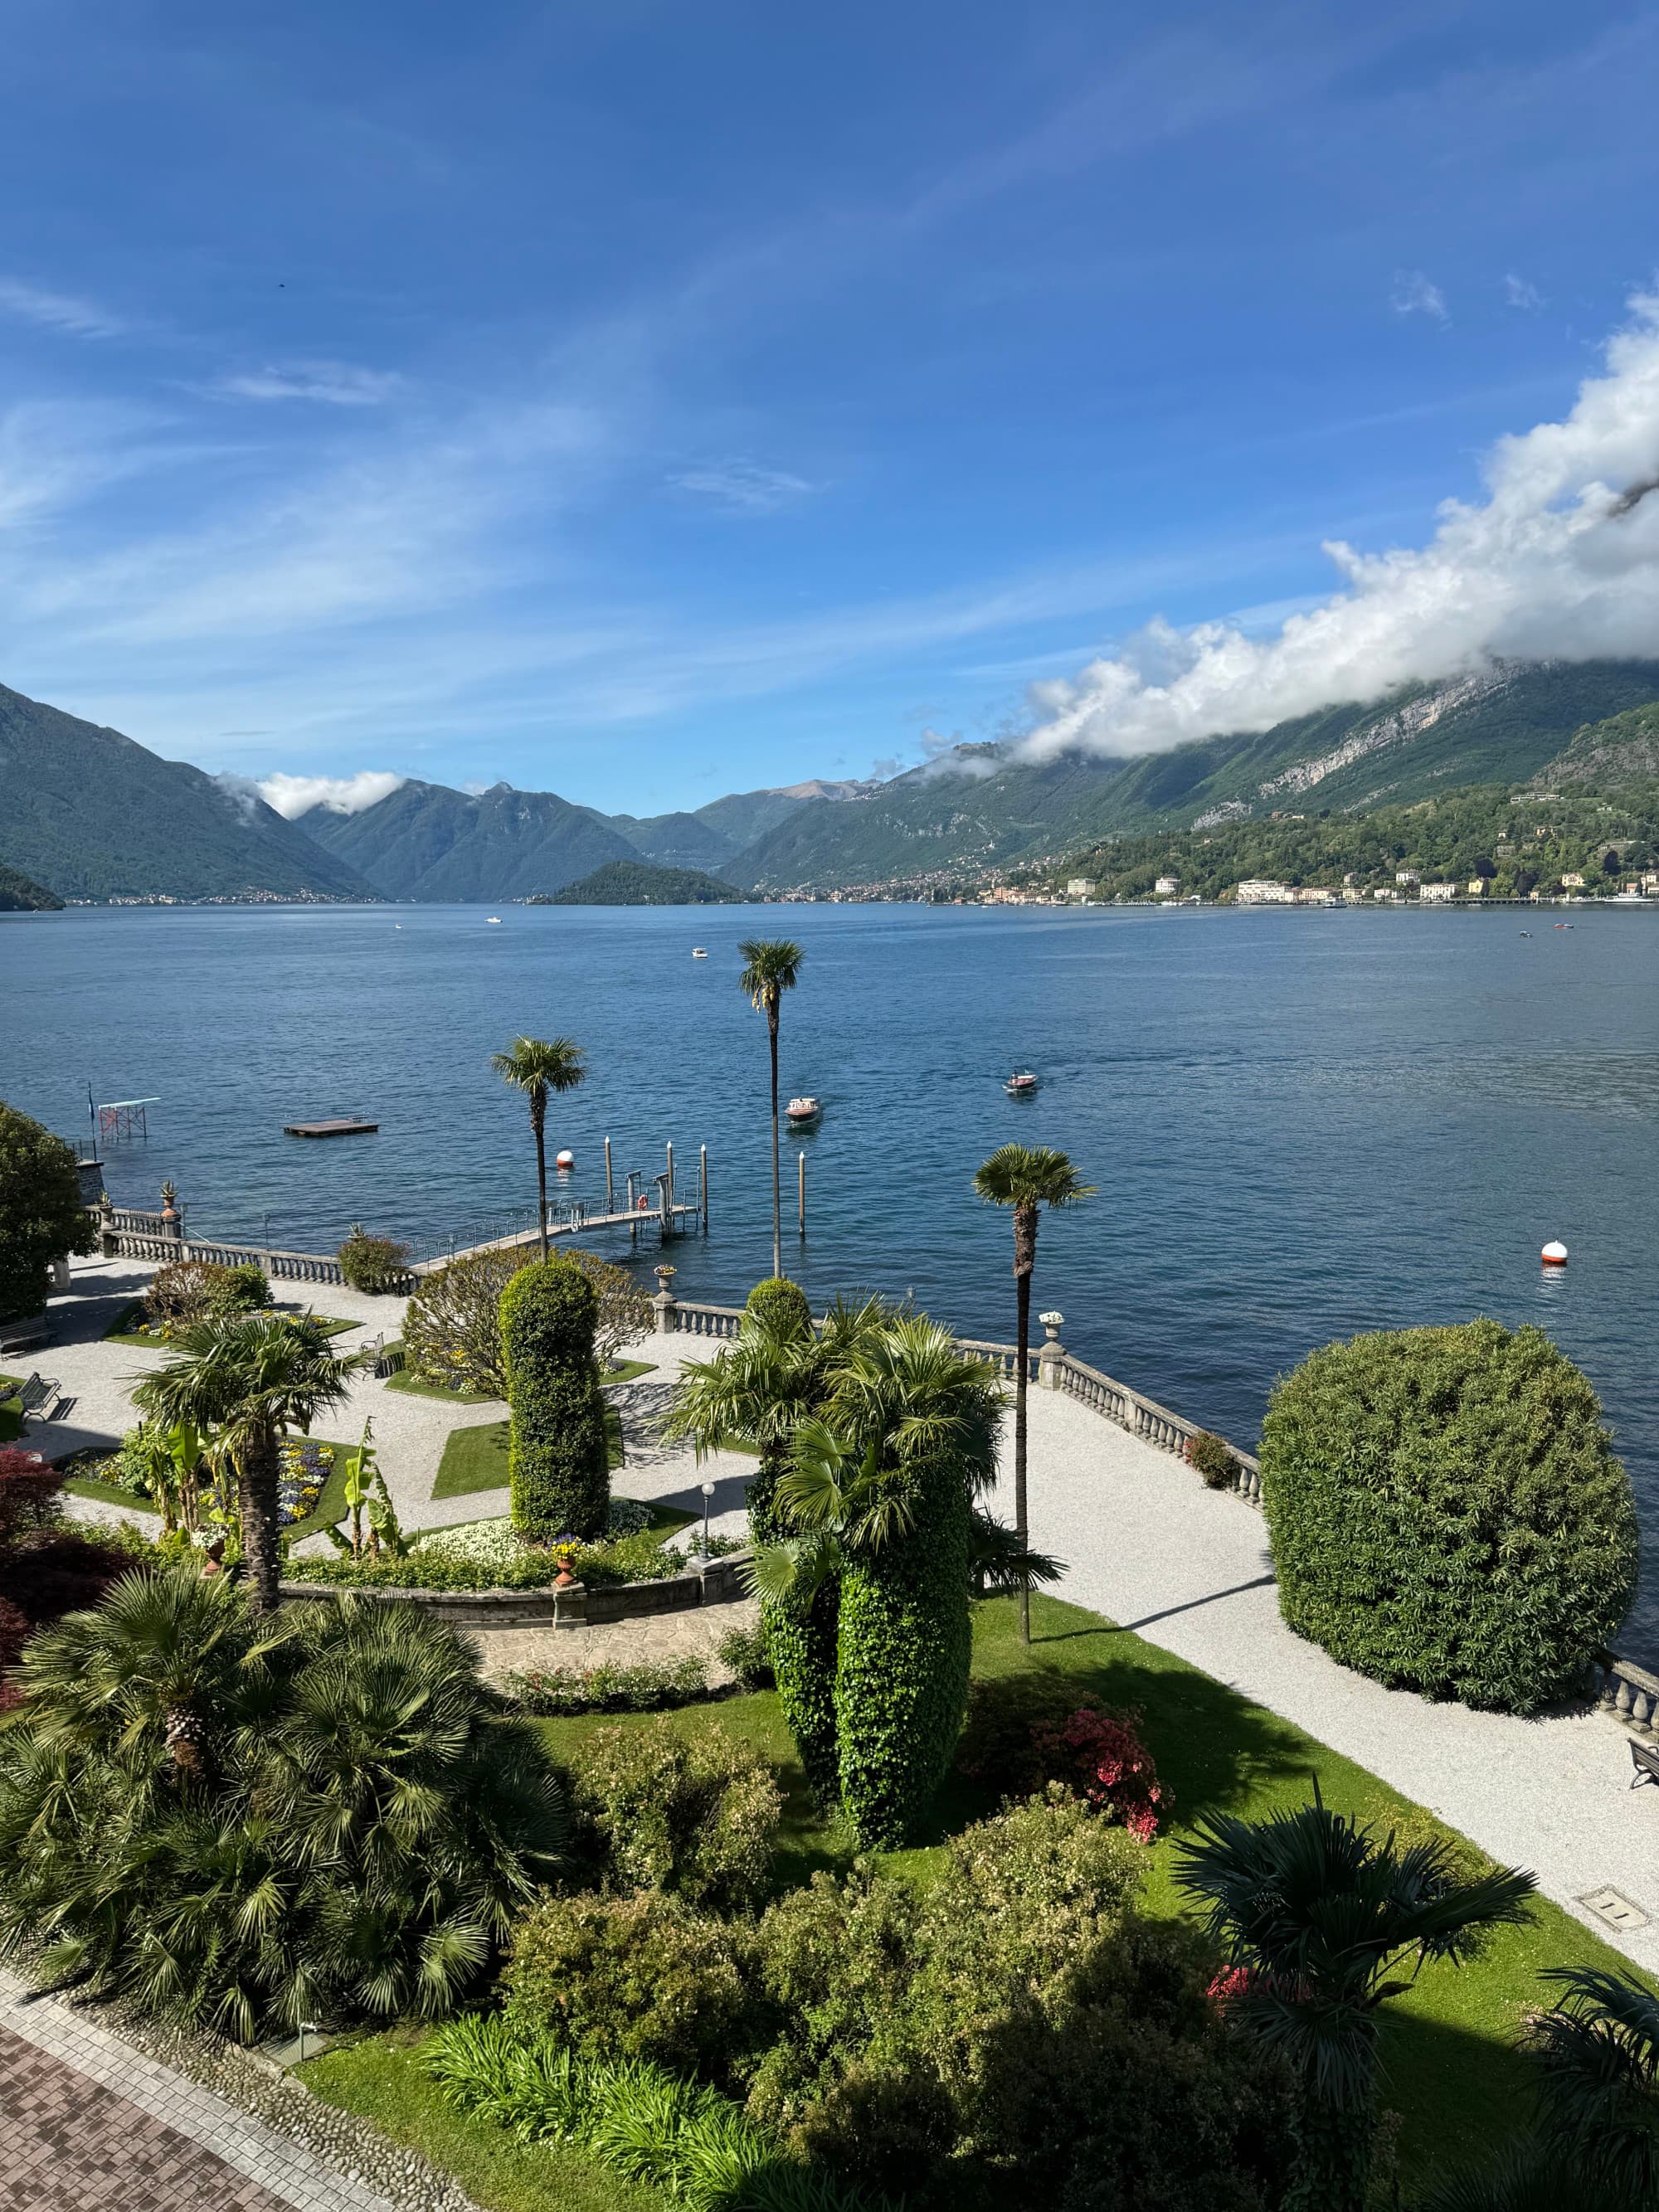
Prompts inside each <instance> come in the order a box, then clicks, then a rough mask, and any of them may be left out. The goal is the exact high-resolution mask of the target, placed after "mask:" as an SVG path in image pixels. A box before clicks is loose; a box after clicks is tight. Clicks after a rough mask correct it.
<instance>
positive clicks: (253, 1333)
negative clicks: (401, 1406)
mask: <svg viewBox="0 0 1659 2212" xmlns="http://www.w3.org/2000/svg"><path fill="white" fill-rule="evenodd" d="M174 1343H175V1346H176V1350H177V1354H178V1356H177V1357H176V1358H173V1359H170V1360H169V1361H168V1362H167V1365H166V1366H165V1367H161V1368H159V1369H157V1370H155V1372H154V1373H153V1374H149V1375H145V1376H137V1377H134V1378H132V1379H133V1380H134V1381H136V1383H137V1389H135V1390H134V1391H133V1394H132V1396H133V1402H134V1404H135V1405H137V1407H139V1409H140V1410H141V1411H142V1412H143V1413H148V1414H149V1415H150V1417H151V1418H152V1419H155V1420H156V1421H159V1422H160V1423H161V1424H162V1425H163V1426H165V1427H167V1428H172V1427H173V1426H175V1425H178V1424H180V1423H185V1424H188V1425H190V1426H191V1428H193V1429H194V1430H196V1431H197V1432H198V1433H205V1432H206V1431H210V1430H211V1431H214V1432H215V1434H214V1447H215V1449H216V1450H218V1451H220V1452H222V1453H223V1454H224V1455H225V1456H226V1457H227V1458H228V1460H229V1462H230V1463H231V1464H232V1466H234V1468H235V1470H236V1489H237V1505H238V1509H239V1512H240V1519H241V1524H242V1554H243V1557H244V1559H246V1563H247V1570H248V1574H249V1576H250V1577H251V1580H252V1591H253V1604H254V1607H255V1609H256V1611H258V1612H268V1611H270V1610H271V1609H272V1608H274V1607H275V1606H276V1582H277V1553H276V1525H277V1524H276V1514H277V1493H276V1486H277V1474H278V1459H279V1450H280V1447H281V1444H282V1441H283V1436H284V1435H285V1434H286V1432H287V1431H289V1429H290V1428H295V1429H299V1430H300V1431H301V1432H302V1433H305V1432H308V1431H309V1430H310V1428H311V1425H312V1422H313V1420H314V1419H316V1417H317V1415H318V1414H319V1413H321V1412H322V1411H323V1410H324V1409H325V1407H330V1406H337V1405H338V1404H339V1403H340V1401H342V1399H343V1398H344V1396H345V1395H346V1391H347V1388H348V1386H349V1383H350V1380H351V1377H352V1376H353V1375H354V1374H356V1371H357V1370H358V1369H359V1368H360V1367H362V1365H363V1364H365V1362H366V1361H367V1360H368V1358H370V1356H371V1355H370V1354H369V1353H368V1352H348V1353H346V1354H345V1355H344V1356H343V1358H337V1357H336V1355H335V1354H334V1352H332V1350H331V1348H330V1344H329V1340H328V1336H327V1334H326V1332H325V1329H324V1328H323V1326H322V1324H321V1322H319V1321H317V1320H316V1319H315V1318H314V1317H313V1316H312V1315H309V1314H307V1315H305V1316H303V1317H301V1319H298V1320H295V1318H293V1317H292V1316H289V1315H285V1314H276V1313H252V1314H228V1315H222V1316H217V1317H216V1318H213V1319H210V1320H208V1321H204V1322H197V1323H196V1324H195V1326H194V1327H193V1328H188V1329H186V1330H185V1332H184V1333H183V1334H182V1335H180V1336H179V1337H178V1338H176V1339H175V1340H174Z"/></svg>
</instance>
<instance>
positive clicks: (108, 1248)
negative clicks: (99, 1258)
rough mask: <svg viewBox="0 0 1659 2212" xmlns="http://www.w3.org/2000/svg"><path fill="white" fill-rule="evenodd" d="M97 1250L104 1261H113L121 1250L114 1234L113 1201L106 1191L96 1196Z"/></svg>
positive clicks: (101, 1191)
mask: <svg viewBox="0 0 1659 2212" xmlns="http://www.w3.org/2000/svg"><path fill="white" fill-rule="evenodd" d="M98 1249H99V1251H100V1253H101V1254H102V1255H103V1256H104V1258H105V1259H106V1260H113V1259H114V1258H116V1256H117V1255H118V1253H119V1252H120V1249H121V1247H120V1243H119V1242H118V1238H117V1237H116V1234H115V1201H114V1200H113V1199H112V1197H111V1196H110V1194H109V1193H108V1192H107V1191H106V1190H100V1192H99V1194H98Z"/></svg>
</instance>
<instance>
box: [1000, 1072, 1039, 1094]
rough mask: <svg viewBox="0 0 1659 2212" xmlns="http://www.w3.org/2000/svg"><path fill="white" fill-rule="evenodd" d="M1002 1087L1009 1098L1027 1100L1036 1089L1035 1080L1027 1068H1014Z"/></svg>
mask: <svg viewBox="0 0 1659 2212" xmlns="http://www.w3.org/2000/svg"><path fill="white" fill-rule="evenodd" d="M1002 1087H1003V1089H1004V1090H1005V1091H1006V1092H1007V1094H1008V1096H1009V1097H1011V1098H1029V1097H1030V1096H1031V1093H1032V1092H1033V1091H1035V1090H1036V1087H1037V1079H1036V1076H1035V1075H1033V1074H1032V1073H1031V1071H1030V1068H1029V1067H1027V1068H1016V1069H1015V1070H1014V1073H1012V1075H1011V1076H1010V1077H1009V1078H1008V1080H1007V1081H1006V1083H1005V1084H1004V1085H1003V1086H1002Z"/></svg>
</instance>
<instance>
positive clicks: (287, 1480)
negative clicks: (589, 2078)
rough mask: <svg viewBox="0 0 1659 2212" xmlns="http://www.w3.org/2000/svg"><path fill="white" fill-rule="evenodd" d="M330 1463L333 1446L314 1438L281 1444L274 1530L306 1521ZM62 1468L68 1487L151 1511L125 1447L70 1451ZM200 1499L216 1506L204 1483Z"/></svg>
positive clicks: (147, 1487) (150, 1497) (139, 1470)
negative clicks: (91, 1486)
mask: <svg viewBox="0 0 1659 2212" xmlns="http://www.w3.org/2000/svg"><path fill="white" fill-rule="evenodd" d="M334 1460H335V1447H334V1446H333V1445H332V1444H325V1443H319V1442H318V1441H317V1439H316V1438H315V1437H286V1438H285V1439H284V1440H283V1444H282V1446H281V1449H280V1455H279V1459H278V1465H277V1475H276V1498H277V1517H278V1524H279V1526H281V1527H283V1528H291V1527H292V1526H293V1525H294V1523H295V1522H299V1521H307V1520H309V1519H310V1517H311V1516H312V1515H313V1513H314V1512H315V1511H316V1510H317V1505H318V1501H319V1499H320V1498H321V1497H322V1494H323V1492H324V1491H325V1489H326V1488H327V1486H328V1480H329V1477H330V1476H331V1474H333V1472H334ZM63 1469H64V1474H65V1475H66V1476H68V1477H69V1478H70V1482H71V1484H88V1483H96V1484H97V1485H99V1486H100V1489H101V1490H102V1491H105V1492H115V1493H117V1496H116V1497H115V1498H112V1500H111V1501H110V1502H111V1503H118V1504H132V1505H135V1506H137V1509H138V1510H139V1511H140V1512H143V1513H154V1512H155V1511H156V1510H157V1507H156V1505H155V1492H154V1490H153V1488H152V1486H151V1484H150V1482H149V1478H148V1476H147V1475H146V1474H145V1473H144V1470H143V1467H142V1466H141V1465H140V1464H139V1463H138V1462H137V1460H136V1459H135V1458H133V1457H132V1456H131V1455H129V1454H128V1453H127V1451H126V1450H125V1448H124V1449H122V1450H120V1451H113V1452H106V1451H100V1450H97V1449H93V1450H90V1451H79V1452H76V1453H74V1454H72V1455H71V1456H70V1458H68V1459H66V1460H65V1461H64V1462H63ZM92 1494H93V1495H96V1494H97V1493H96V1492H93V1493H92ZM201 1497H202V1504H203V1507H204V1510H205V1509H206V1508H208V1507H209V1506H210V1505H211V1504H214V1503H215V1502H216V1491H215V1485H214V1483H213V1482H212V1480H210V1479H209V1480H205V1481H204V1482H203V1484H202V1486H201ZM218 1502H222V1503H223V1502H224V1501H218ZM227 1510H228V1506H227Z"/></svg>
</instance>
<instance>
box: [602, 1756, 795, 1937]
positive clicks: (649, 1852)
mask: <svg viewBox="0 0 1659 2212" xmlns="http://www.w3.org/2000/svg"><path fill="white" fill-rule="evenodd" d="M568 1784H569V1790H570V1796H571V1801H572V1803H573V1806H574V1810H575V1814H576V1833H575V1838H574V1848H575V1850H576V1852H577V1854H578V1856H579V1857H580V1859H581V1860H582V1861H583V1862H584V1863H585V1864H586V1866H587V1868H588V1869H590V1871H592V1873H593V1874H595V1875H597V1876H598V1877H599V1879H601V1880H604V1881H609V1882H611V1883H612V1884H614V1885H615V1886H616V1887H618V1888H621V1889H624V1890H646V1889H652V1890H660V1891H662V1892H664V1893H665V1894H667V1895H671V1896H674V1897H678V1898H681V1899H684V1901H685V1903H686V1904H688V1905H700V1906H703V1907H706V1908H708V1909H709V1910H711V1911H746V1910H748V1909H749V1908H750V1907H751V1906H753V1905H756V1904H757V1903H758V1901H759V1900H760V1899H761V1898H762V1897H763V1895H764V1894H765V1893H766V1889H767V1887H768V1885H769V1881H770V1879H771V1869H772V1852H773V1848H774V1846H775V1844H776V1841H777V1834H778V1823H779V1821H780V1820H781V1817H782V1814H783V1796H782V1793H781V1790H779V1788H778V1784H777V1780H776V1778H775V1775H774V1774H773V1772H772V1770H771V1768H770V1767H769V1765H767V1763H766V1761H765V1760H764V1759H763V1758H762V1757H761V1755H760V1753H758V1752H757V1751H756V1750H755V1749H754V1748H753V1747H752V1746H750V1745H749V1744H746V1743H742V1742H739V1741H738V1740H737V1739H736V1738H735V1737H732V1736H730V1735H726V1732H725V1731H724V1730H723V1729H718V1728H710V1727H706V1726H705V1727H702V1728H684V1727H670V1726H669V1725H667V1724H666V1723H659V1725H657V1726H655V1727H653V1728H644V1729H623V1728H611V1729H595V1730H594V1731H593V1733H592V1735H589V1736H586V1737H584V1738H583V1739H582V1741H580V1743H578V1744H577V1745H576V1746H574V1748H573V1749H572V1750H571V1752H570V1753H568Z"/></svg>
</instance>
